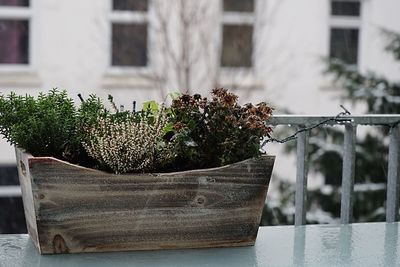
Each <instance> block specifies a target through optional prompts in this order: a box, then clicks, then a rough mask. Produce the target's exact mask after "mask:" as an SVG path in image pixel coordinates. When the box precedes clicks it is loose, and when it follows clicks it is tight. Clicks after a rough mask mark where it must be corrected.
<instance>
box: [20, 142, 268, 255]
mask: <svg viewBox="0 0 400 267" xmlns="http://www.w3.org/2000/svg"><path fill="white" fill-rule="evenodd" d="M16 157H17V163H18V172H19V179H20V183H21V189H22V196H23V202H24V210H25V216H26V223H27V227H28V232H29V235H30V237H31V239H32V241H33V243H34V244H35V246H36V247H37V249H38V251H39V252H40V253H41V254H53V253H78V252H103V251H125V250H153V249H175V248H205V247H230V246H247V245H254V242H255V239H256V237H257V232H258V227H259V223H260V219H261V214H262V210H263V206H264V202H265V197H266V194H267V189H268V184H269V181H270V177H271V172H272V168H273V164H274V159H275V158H274V157H273V156H262V157H260V158H257V159H248V160H245V161H242V162H239V163H235V164H232V165H228V166H224V167H220V168H213V169H204V170H193V171H184V172H176V173H161V174H125V175H115V174H110V173H106V172H102V171H98V170H93V169H88V168H84V167H80V166H77V165H73V164H70V163H68V162H65V161H61V160H58V159H55V158H51V157H33V156H31V155H29V154H27V153H24V152H23V151H21V150H20V149H18V148H17V149H16Z"/></svg>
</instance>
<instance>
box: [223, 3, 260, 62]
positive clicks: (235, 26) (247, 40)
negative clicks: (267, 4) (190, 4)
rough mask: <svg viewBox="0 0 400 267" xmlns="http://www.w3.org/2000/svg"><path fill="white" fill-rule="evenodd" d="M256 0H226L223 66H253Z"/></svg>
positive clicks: (224, 4) (224, 6)
mask: <svg viewBox="0 0 400 267" xmlns="http://www.w3.org/2000/svg"><path fill="white" fill-rule="evenodd" d="M254 4H255V3H254V0H224V1H223V11H224V14H223V25H222V49H221V66H222V67H232V68H235V67H244V68H250V67H252V66H253V29H254V19H255V16H254Z"/></svg>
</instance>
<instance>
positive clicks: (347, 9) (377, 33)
mask: <svg viewBox="0 0 400 267" xmlns="http://www.w3.org/2000/svg"><path fill="white" fill-rule="evenodd" d="M398 10H400V1H398V0H85V1H78V0H70V1H54V0H40V1H39V0H0V92H1V93H2V94H8V93H9V92H10V91H15V92H17V93H19V94H25V93H27V94H32V95H36V94H37V93H38V92H39V91H47V90H48V89H51V88H54V87H57V88H60V89H66V90H68V91H69V93H70V95H71V96H73V97H74V98H75V99H76V100H77V97H76V95H77V94H78V93H81V94H82V95H83V96H84V97H85V96H87V95H89V94H92V93H96V94H98V95H100V96H102V97H104V98H106V95H107V94H112V95H113V96H114V99H115V101H116V102H117V103H119V104H121V105H124V106H125V108H130V107H131V106H132V101H134V100H135V101H137V102H138V103H141V102H143V101H145V100H148V99H156V100H159V101H163V100H164V99H165V97H166V96H167V95H168V93H169V92H176V91H181V92H186V91H189V92H192V93H193V92H200V93H202V94H207V93H208V92H209V90H210V89H211V88H213V87H215V86H223V87H226V88H229V89H232V90H234V91H235V93H237V94H238V95H239V96H240V99H241V102H242V103H244V102H249V101H251V102H259V101H267V102H268V103H270V104H271V105H272V106H275V107H276V109H277V112H276V113H280V111H282V112H284V111H285V110H290V111H291V112H295V113H305V114H332V115H333V114H336V113H337V112H338V111H339V108H338V106H339V104H340V103H342V101H341V100H340V98H339V97H340V90H339V89H338V88H335V86H333V85H332V82H331V79H330V77H328V76H326V75H324V74H323V71H324V69H325V66H326V64H325V62H324V60H325V59H327V58H330V57H331V58H332V57H334V58H339V59H341V60H343V61H345V62H347V63H350V64H354V65H355V67H357V68H358V69H360V70H361V71H370V70H371V71H375V72H377V73H379V74H382V75H385V76H386V77H388V78H390V79H392V80H400V71H399V68H398V66H397V65H396V63H395V61H394V60H392V59H391V58H390V56H389V55H387V54H386V53H384V51H383V47H384V44H385V40H384V37H383V36H382V29H386V30H391V31H396V32H400V17H399V16H398ZM13 164H14V152H13V148H11V147H10V146H9V145H8V144H6V142H5V141H4V140H1V141H0V169H1V168H12V166H13ZM7 170H9V169H7ZM0 173H9V172H8V171H7V172H1V171H0ZM1 179H3V180H5V178H2V177H0V180H1ZM4 183H6V182H4ZM7 183H8V184H9V183H16V181H14V182H7Z"/></svg>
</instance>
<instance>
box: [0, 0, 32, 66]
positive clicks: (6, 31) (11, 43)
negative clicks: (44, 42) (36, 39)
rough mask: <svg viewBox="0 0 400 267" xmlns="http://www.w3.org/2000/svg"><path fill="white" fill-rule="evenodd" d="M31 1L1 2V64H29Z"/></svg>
mask: <svg viewBox="0 0 400 267" xmlns="http://www.w3.org/2000/svg"><path fill="white" fill-rule="evenodd" d="M29 20H30V12H29V0H0V64H18V65H20V64H29V63H30V62H29V61H30V60H29V57H30V55H29V43H30V40H29V39H30V38H29V25H30V22H29Z"/></svg>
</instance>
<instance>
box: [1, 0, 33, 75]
mask: <svg viewBox="0 0 400 267" xmlns="http://www.w3.org/2000/svg"><path fill="white" fill-rule="evenodd" d="M35 5H36V0H30V1H29V6H27V7H24V6H0V20H2V19H7V20H26V21H28V25H29V33H28V38H29V39H28V42H29V43H28V63H27V64H8V63H0V72H2V73H4V72H6V73H8V72H11V73H15V72H26V71H33V70H34V69H35V66H36V58H37V57H38V55H37V52H38V51H37V47H36V44H37V42H36V38H37V34H36V29H37V27H36V19H35V15H34V10H35Z"/></svg>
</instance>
